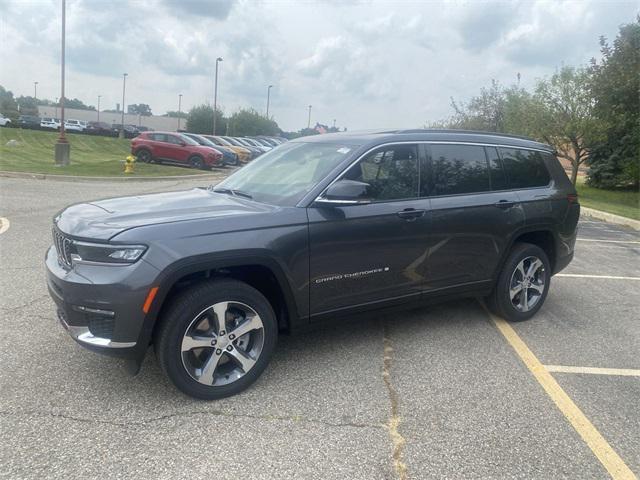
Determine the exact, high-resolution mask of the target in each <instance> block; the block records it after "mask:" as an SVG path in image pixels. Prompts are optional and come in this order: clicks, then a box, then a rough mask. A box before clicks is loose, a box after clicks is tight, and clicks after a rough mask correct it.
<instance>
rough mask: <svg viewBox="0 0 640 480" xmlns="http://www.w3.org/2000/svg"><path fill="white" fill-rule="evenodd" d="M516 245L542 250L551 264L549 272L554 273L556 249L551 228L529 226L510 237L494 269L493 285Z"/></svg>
mask: <svg viewBox="0 0 640 480" xmlns="http://www.w3.org/2000/svg"><path fill="white" fill-rule="evenodd" d="M516 243H531V244H533V245H537V246H538V247H540V248H542V250H544V252H545V253H546V254H547V257H548V258H549V262H550V263H551V271H552V272H555V268H556V260H557V257H556V254H557V251H558V250H557V247H556V235H554V230H553V228H552V227H550V226H529V227H525V228H522V229H520V230H517V231H516V232H515V233H514V234H513V235H512V236H511V239H510V240H509V243H508V244H507V247H506V248H505V250H504V252H502V258H501V259H500V263H499V265H498V267H497V268H496V271H495V272H494V275H493V281H494V283H495V282H496V281H497V280H498V277H499V276H500V272H501V271H502V269H503V267H504V264H505V262H506V261H507V258H508V257H509V253H510V252H511V250H512V249H513V246H514V245H515V244H516Z"/></svg>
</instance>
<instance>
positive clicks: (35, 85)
mask: <svg viewBox="0 0 640 480" xmlns="http://www.w3.org/2000/svg"><path fill="white" fill-rule="evenodd" d="M33 99H34V100H38V82H33ZM36 105H37V103H36Z"/></svg>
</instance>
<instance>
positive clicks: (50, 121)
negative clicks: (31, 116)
mask: <svg viewBox="0 0 640 480" xmlns="http://www.w3.org/2000/svg"><path fill="white" fill-rule="evenodd" d="M40 128H46V129H48V130H58V129H59V128H60V119H59V118H51V117H43V118H42V119H41V120H40Z"/></svg>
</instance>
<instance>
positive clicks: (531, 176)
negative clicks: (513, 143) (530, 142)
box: [500, 148, 551, 188]
mask: <svg viewBox="0 0 640 480" xmlns="http://www.w3.org/2000/svg"><path fill="white" fill-rule="evenodd" d="M500 155H501V156H502V165H503V166H504V171H505V174H506V176H507V182H508V183H509V187H510V188H533V187H546V186H547V185H549V182H550V181H551V176H550V175H549V171H548V170H547V167H546V166H545V163H544V159H543V157H542V155H543V154H542V152H538V151H534V150H521V149H518V148H500Z"/></svg>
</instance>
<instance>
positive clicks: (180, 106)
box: [178, 93, 215, 131]
mask: <svg viewBox="0 0 640 480" xmlns="http://www.w3.org/2000/svg"><path fill="white" fill-rule="evenodd" d="M181 109H182V94H181V93H179V94H178V131H180V110H181ZM214 118H215V112H214Z"/></svg>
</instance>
